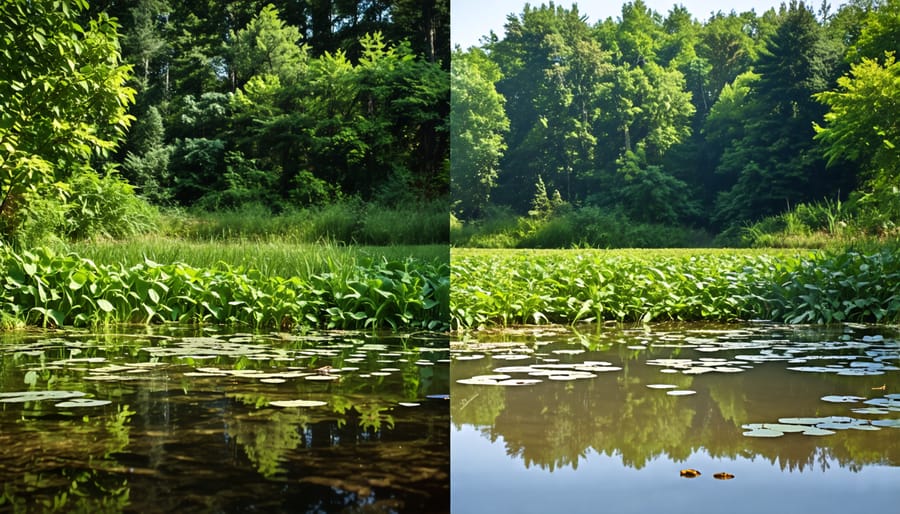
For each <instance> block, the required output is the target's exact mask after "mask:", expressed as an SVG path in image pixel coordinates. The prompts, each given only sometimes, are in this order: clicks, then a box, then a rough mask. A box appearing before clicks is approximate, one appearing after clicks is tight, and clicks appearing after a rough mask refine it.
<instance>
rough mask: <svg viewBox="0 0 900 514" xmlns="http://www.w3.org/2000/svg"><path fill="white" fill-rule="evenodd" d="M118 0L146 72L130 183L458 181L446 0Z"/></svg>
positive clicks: (270, 196) (273, 195)
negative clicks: (453, 161) (452, 168)
mask: <svg viewBox="0 0 900 514" xmlns="http://www.w3.org/2000/svg"><path fill="white" fill-rule="evenodd" d="M420 4H421V2H412V1H402V0H398V1H375V2H370V1H351V2H336V1H309V2H273V3H266V2H215V1H210V2H166V1H162V0H137V1H135V2H125V3H121V2H108V3H107V5H103V4H102V3H101V4H98V5H96V6H95V7H94V9H98V10H101V11H102V12H111V11H114V12H115V14H116V15H117V16H118V17H119V19H120V20H121V23H122V34H123V57H124V59H125V60H126V61H128V62H130V63H131V64H132V65H133V66H134V70H135V83H134V87H135V89H136V90H137V91H138V97H137V102H136V105H135V108H134V112H135V116H136V117H137V121H136V127H135V130H133V131H132V132H131V133H130V135H129V138H128V141H127V144H126V145H125V147H124V151H123V152H121V153H120V155H119V157H120V158H121V159H122V172H123V174H124V176H125V177H127V178H128V179H129V181H131V182H132V183H133V184H135V185H136V186H138V187H139V191H140V192H142V193H143V194H144V195H145V196H147V197H148V198H152V199H153V200H155V201H158V202H175V203H178V204H181V205H194V204H197V203H198V202H199V203H200V204H201V205H203V206H205V207H209V208H222V207H233V206H237V205H241V204H243V203H246V202H260V203H263V204H265V205H270V206H282V205H285V206H307V205H311V204H312V205H315V204H319V203H323V202H327V201H330V200H333V199H335V198H339V197H341V196H345V195H357V196H360V197H361V198H363V199H364V200H373V199H376V200H383V201H386V202H396V201H414V200H419V199H426V198H434V197H437V196H440V195H442V194H445V191H446V190H447V187H448V181H449V177H448V175H447V172H448V169H447V168H448V165H447V159H448V152H449V136H448V134H447V127H446V126H445V125H446V123H445V119H446V118H447V115H448V112H449V76H448V73H447V68H448V67H449V43H448V35H449V27H448V26H447V23H448V20H449V11H448V9H449V7H448V2H446V1H432V2H426V4H427V5H426V6H425V7H424V8H423V7H422V6H421V5H420Z"/></svg>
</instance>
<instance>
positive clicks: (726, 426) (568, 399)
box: [451, 326, 900, 471]
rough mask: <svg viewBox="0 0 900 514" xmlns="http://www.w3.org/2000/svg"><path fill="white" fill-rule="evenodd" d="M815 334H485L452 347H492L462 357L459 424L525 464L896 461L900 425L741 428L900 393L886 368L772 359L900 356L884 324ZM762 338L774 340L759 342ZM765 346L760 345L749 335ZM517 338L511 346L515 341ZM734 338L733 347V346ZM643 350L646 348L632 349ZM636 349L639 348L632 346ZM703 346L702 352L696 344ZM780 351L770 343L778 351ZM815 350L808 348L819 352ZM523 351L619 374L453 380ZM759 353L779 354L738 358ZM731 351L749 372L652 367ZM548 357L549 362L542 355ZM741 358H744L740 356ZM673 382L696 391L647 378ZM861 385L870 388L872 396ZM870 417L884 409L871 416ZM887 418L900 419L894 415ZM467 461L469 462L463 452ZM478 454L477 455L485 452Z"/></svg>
mask: <svg viewBox="0 0 900 514" xmlns="http://www.w3.org/2000/svg"><path fill="white" fill-rule="evenodd" d="M833 330H834V329H822V330H820V331H818V332H817V331H815V330H811V329H810V328H809V327H801V328H791V327H773V326H748V327H733V326H732V327H712V326H704V327H698V326H681V327H678V326H659V327H656V328H654V329H652V330H648V328H647V327H642V328H639V329H631V330H629V329H625V330H622V329H612V328H610V327H605V328H603V329H602V330H598V333H596V334H592V335H589V336H585V335H583V334H577V333H570V334H563V335H560V334H556V333H551V334H549V335H546V336H545V335H542V334H541V332H540V331H537V332H536V335H535V334H530V335H529V334H523V333H514V334H512V335H503V334H498V335H489V336H484V337H482V338H481V339H479V340H478V341H477V342H471V341H470V342H467V343H463V342H461V343H453V344H452V346H453V347H454V348H455V351H457V352H458V353H456V355H464V354H466V353H479V354H485V355H487V357H485V358H483V359H477V360H465V359H459V360H454V362H453V367H452V374H451V380H452V381H454V386H453V397H452V401H451V404H452V405H451V419H452V424H453V425H454V426H455V427H457V429H459V428H461V427H463V426H464V425H470V426H473V427H475V428H477V429H478V430H479V431H480V432H481V433H482V434H483V436H484V437H485V438H487V439H489V440H490V441H492V442H495V441H498V440H499V439H500V438H502V440H503V441H504V444H505V449H506V453H507V454H508V455H509V456H510V457H512V458H515V459H521V461H522V464H523V465H524V466H525V467H526V468H531V467H538V468H541V469H545V470H548V471H553V470H556V469H560V468H566V467H571V468H572V469H577V468H578V465H579V463H581V462H584V459H585V458H587V456H588V455H589V454H590V453H592V452H594V453H597V454H600V455H607V456H618V457H619V458H620V459H621V463H622V465H623V466H626V467H628V468H633V469H638V470H639V469H642V468H643V467H644V466H645V465H647V463H648V462H650V461H654V460H656V459H658V458H660V457H664V458H666V459H668V460H671V461H674V462H684V461H685V460H686V459H688V458H689V457H690V456H691V455H692V454H695V453H696V452H700V451H702V452H705V453H707V454H708V455H709V456H711V457H716V458H730V459H735V458H739V457H748V456H758V457H761V458H763V459H765V460H767V461H769V462H771V463H773V464H776V465H777V466H779V467H780V468H781V469H782V470H790V471H793V470H798V471H804V470H808V469H813V468H816V469H823V470H824V469H827V468H828V467H829V466H831V465H834V464H837V465H838V466H840V467H844V468H848V469H850V470H858V469H861V468H863V467H864V466H866V465H869V464H879V465H889V466H900V438H898V437H897V432H896V430H897V429H893V428H883V429H882V430H880V431H877V432H876V431H872V432H869V431H865V432H862V431H856V430H844V431H839V432H838V433H837V434H835V435H833V436H828V437H811V436H801V435H800V434H787V435H785V436H784V437H781V438H778V439H775V440H759V439H755V438H750V437H745V436H743V435H742V434H743V432H744V431H745V430H744V429H742V428H741V425H743V424H747V423H760V422H772V423H774V422H776V421H777V420H778V418H780V417H792V416H811V415H816V416H823V415H825V416H828V415H842V416H857V417H862V418H865V417H866V416H864V415H862V414H859V415H857V414H853V413H851V412H850V411H849V407H848V406H847V405H846V404H838V405H835V404H828V403H826V402H822V401H820V398H821V397H822V396H825V395H829V394H837V393H840V394H859V395H861V396H866V397H869V398H871V397H873V396H881V393H878V394H871V393H872V391H871V388H873V387H876V386H878V385H881V384H883V383H885V382H888V383H889V384H891V385H890V386H889V387H891V388H892V389H891V390H893V391H900V375H898V372H897V371H896V370H892V369H890V368H888V369H887V370H886V371H885V374H883V375H877V376H839V375H837V374H835V373H803V372H797V371H791V370H787V369H786V367H789V366H792V365H794V366H795V365H797V364H789V363H788V362H787V361H788V358H785V359H783V360H780V361H779V360H776V359H775V356H777V355H779V352H791V351H797V350H798V347H797V346H794V345H795V344H800V343H803V344H804V345H805V346H803V347H802V350H803V351H799V352H798V353H797V355H796V357H797V358H800V357H803V358H805V359H809V360H810V361H814V360H817V359H821V360H822V361H823V362H826V363H829V364H833V365H837V364H838V363H841V362H844V363H846V362H849V361H854V360H855V361H858V362H859V361H864V360H865V361H868V360H870V359H871V358H872V356H878V355H881V356H884V355H887V358H886V359H881V360H880V361H879V362H882V363H885V364H891V363H893V364H894V367H896V366H897V364H898V362H900V353H898V352H900V345H898V343H897V342H896V340H893V339H890V337H896V334H895V333H894V332H893V331H892V330H891V329H888V328H887V327H879V328H877V329H876V328H872V329H869V328H864V327H858V328H852V327H845V328H844V329H843V331H841V329H838V331H837V333H834V332H833ZM872 330H879V331H881V332H882V333H884V334H885V339H884V340H883V341H878V342H873V343H871V344H864V343H862V342H861V341H862V338H863V336H864V335H865V334H869V333H870V332H871V331H872ZM835 340H838V341H841V340H844V341H855V342H857V343H859V344H856V345H854V346H853V347H850V348H847V347H843V346H841V347H839V349H837V350H832V349H830V347H823V348H822V349H821V351H813V350H815V348H816V343H815V342H816V341H823V342H829V341H835ZM760 341H766V343H764V344H762V343H759V342H760ZM751 342H756V343H759V344H758V345H757V347H755V349H748V348H750V347H751V345H749V343H751ZM510 343H513V344H510ZM729 344H732V345H733V349H729V348H728V345H729ZM641 346H645V347H646V349H637V350H635V349H633V348H640V347H641ZM629 347H632V348H629ZM571 348H576V349H584V350H586V351H585V353H581V354H576V355H568V354H565V353H563V354H555V353H552V351H553V350H559V349H571ZM698 348H701V350H702V351H701V350H698ZM773 349H774V350H773ZM811 349H812V350H811ZM511 351H513V352H515V351H519V352H521V353H523V354H527V355H532V356H533V357H532V359H531V360H529V361H516V364H517V365H519V364H522V363H523V362H524V364H525V365H527V364H529V363H532V362H552V361H554V360H555V359H559V362H560V363H567V362H572V363H577V362H583V361H586V360H599V361H608V362H612V363H613V365H615V366H621V367H622V368H623V369H622V370H621V371H617V372H613V373H599V374H598V376H597V377H596V378H591V379H579V380H575V381H564V382H554V381H551V380H545V381H544V382H543V383H540V384H536V385H533V386H527V387H503V386H483V385H482V386H479V385H462V384H456V383H455V381H457V380H459V379H464V378H469V377H472V376H476V375H487V374H491V373H493V370H494V369H495V368H497V367H501V366H505V365H506V361H502V360H495V359H492V358H491V356H490V355H491V353H508V352H511ZM754 352H756V353H757V354H761V355H763V356H766V357H767V358H770V360H773V362H754V361H752V360H747V361H740V360H736V359H735V358H736V356H737V355H740V354H748V353H749V354H753V353H754ZM674 357H678V358H688V359H708V360H709V359H716V358H721V359H731V360H732V361H734V362H735V363H737V364H744V365H746V367H747V368H752V369H746V370H745V371H744V372H742V373H715V372H712V373H704V374H698V375H688V374H683V373H673V374H664V373H660V369H661V367H659V366H650V365H647V363H646V361H647V360H650V359H663V358H674ZM541 359H551V360H550V361H542V360H541ZM733 365H736V364H733ZM654 383H668V384H673V385H675V386H677V387H678V388H681V389H693V390H696V391H697V394H696V395H692V396H687V397H673V396H668V395H666V394H665V391H661V390H654V389H650V388H648V387H647V385H648V384H654ZM864 393H865V394H864ZM871 417H873V419H875V418H878V417H885V416H871ZM887 417H888V418H890V417H895V418H897V417H900V413H897V412H894V413H893V415H892V416H887ZM462 458H467V457H465V456H463V457H462ZM471 458H474V459H477V456H472V457H471Z"/></svg>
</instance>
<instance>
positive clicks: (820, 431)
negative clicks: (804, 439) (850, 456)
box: [803, 427, 835, 436]
mask: <svg viewBox="0 0 900 514" xmlns="http://www.w3.org/2000/svg"><path fill="white" fill-rule="evenodd" d="M834 434H835V432H834V431H832V430H826V429H824V428H818V427H809V428H807V429H806V430H804V431H803V435H814V436H822V435H834Z"/></svg>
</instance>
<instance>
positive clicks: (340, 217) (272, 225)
mask: <svg viewBox="0 0 900 514" xmlns="http://www.w3.org/2000/svg"><path fill="white" fill-rule="evenodd" d="M159 231H160V233H161V234H162V235H165V236H169V237H175V238H179V239H184V240H188V241H200V242H209V241H248V242H269V241H280V242H285V243H316V242H320V241H331V242H338V243H344V244H350V243H355V244H367V245H394V244H397V245H399V244H406V245H415V244H439V243H446V242H447V241H448V235H447V231H448V226H447V201H446V200H442V199H437V200H434V201H432V202H427V203H424V202H423V203H411V204H400V205H397V206H393V207H385V206H382V205H379V204H376V203H364V202H361V201H359V199H357V198H352V197H351V198H347V199H344V200H342V201H339V202H332V203H329V204H327V205H322V206H317V207H310V208H304V209H301V208H291V209H286V210H283V211H280V212H277V213H275V212H272V210H271V209H270V208H268V207H266V206H265V205H263V204H262V203H251V202H247V203H243V204H240V206H236V207H235V208H227V209H225V208H223V209H219V210H216V211H213V212H207V211H197V210H194V211H184V210H178V209H175V210H168V211H164V216H163V220H162V221H161V223H160V230H159Z"/></svg>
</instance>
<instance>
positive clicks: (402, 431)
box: [0, 328, 450, 513]
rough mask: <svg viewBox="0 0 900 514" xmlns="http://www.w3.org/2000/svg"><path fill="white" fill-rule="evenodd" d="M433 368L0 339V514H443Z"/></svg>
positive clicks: (353, 341) (427, 353)
mask: <svg viewBox="0 0 900 514" xmlns="http://www.w3.org/2000/svg"><path fill="white" fill-rule="evenodd" d="M448 357H449V355H448V350H447V338H446V337H445V336H440V335H401V336H396V335H395V336H388V337H375V336H373V335H371V334H362V333H346V332H344V333H315V334H310V335H305V336H296V335H289V334H256V335H254V334H228V333H217V332H216V331H215V329H207V330H204V331H196V330H195V329H188V328H163V329H154V331H152V332H147V331H146V329H141V333H134V332H130V333H129V331H127V330H119V331H118V332H117V333H106V334H96V333H73V332H69V333H57V332H41V333H30V334H22V333H17V334H6V335H0V484H2V490H0V512H39V511H45V510H49V509H50V508H56V509H58V511H60V512H79V511H80V512H91V513H93V512H120V511H126V512H141V513H145V512H379V513H382V512H416V513H418V512H438V513H441V512H448V511H449V468H450V463H449V437H450V436H449V402H448V401H447V394H448V393H449V385H448V375H449V359H448ZM47 391H52V392H50V393H47ZM297 400H304V401H307V402H316V403H311V404H308V405H310V406H292V405H295V404H296V403H295V404H292V403H286V404H282V403H280V402H296V401H297ZM304 405H306V404H304Z"/></svg>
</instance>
